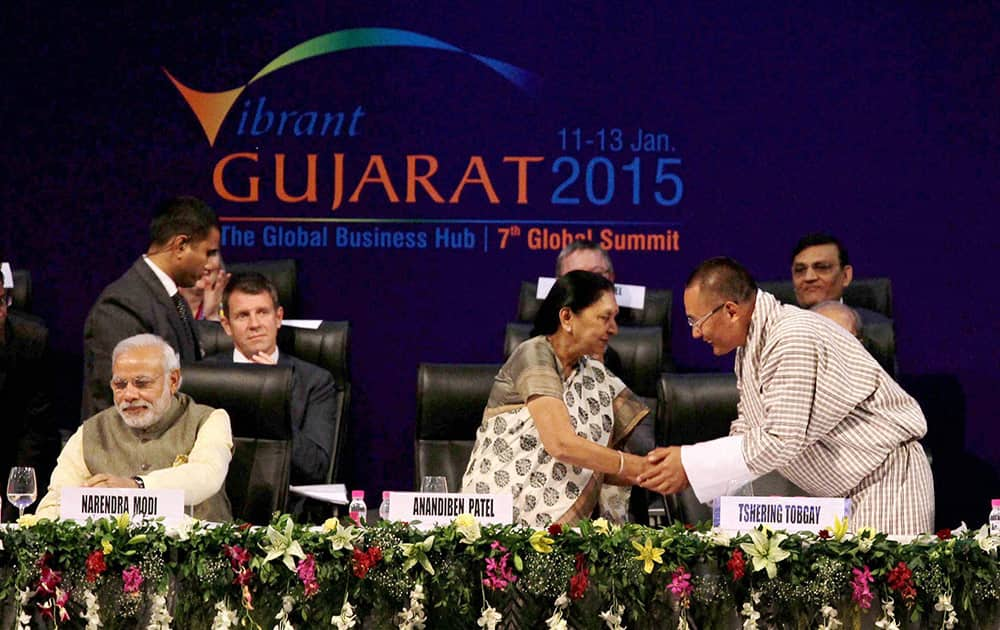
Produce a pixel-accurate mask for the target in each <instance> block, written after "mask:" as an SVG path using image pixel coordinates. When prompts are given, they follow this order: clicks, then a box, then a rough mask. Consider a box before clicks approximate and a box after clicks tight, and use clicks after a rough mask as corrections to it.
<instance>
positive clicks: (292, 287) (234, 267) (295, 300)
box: [226, 258, 302, 318]
mask: <svg viewBox="0 0 1000 630" xmlns="http://www.w3.org/2000/svg"><path fill="white" fill-rule="evenodd" d="M226 270H227V271H229V272H232V273H237V272H241V271H256V272H257V273H259V274H261V275H262V276H264V277H265V278H267V279H268V280H270V281H271V283H272V284H274V286H275V288H276V289H278V301H280V302H281V306H282V307H283V308H284V310H285V317H290V318H295V317H298V316H299V313H301V309H302V305H301V303H300V302H299V266H298V263H297V262H295V260H294V259H292V258H281V259H278V260H258V261H254V262H244V263H232V264H228V263H227V264H226Z"/></svg>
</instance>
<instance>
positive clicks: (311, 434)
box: [210, 272, 336, 484]
mask: <svg viewBox="0 0 1000 630" xmlns="http://www.w3.org/2000/svg"><path fill="white" fill-rule="evenodd" d="M283 317H284V311H283V310H282V308H281V305H280V304H279V303H278V290H277V289H276V288H275V287H274V285H273V284H271V282H270V281H269V280H268V279H267V278H265V277H264V276H262V275H261V274H259V273H253V272H247V273H238V274H234V275H233V276H232V277H231V278H230V279H229V282H228V283H227V284H226V289H225V291H223V293H222V327H223V328H224V329H225V331H226V334H227V335H229V336H230V337H232V338H233V345H234V348H233V352H232V354H231V355H228V354H217V355H214V356H213V357H211V358H210V360H212V361H219V362H226V363H257V364H261V365H289V366H291V367H292V370H293V371H292V399H291V416H292V474H291V482H292V483H293V484H310V483H326V482H327V472H328V471H329V470H330V460H331V457H332V452H331V451H332V448H333V434H334V429H335V426H334V419H335V416H336V406H335V405H336V386H335V384H334V380H333V375H331V374H330V373H329V372H327V371H326V370H324V369H323V368H321V367H318V366H315V365H313V364H311V363H309V362H307V361H302V360H301V359H297V358H295V357H293V356H289V355H288V354H287V353H283V352H280V351H279V350H278V329H279V328H281V321H282V318H283Z"/></svg>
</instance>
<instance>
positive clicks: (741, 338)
mask: <svg viewBox="0 0 1000 630" xmlns="http://www.w3.org/2000/svg"><path fill="white" fill-rule="evenodd" d="M684 309H685V311H686V312H687V317H688V324H690V326H691V336H692V337H693V338H695V339H702V340H703V341H705V342H706V343H708V344H710V345H711V346H712V352H713V353H715V355H716V356H722V355H725V354H728V353H730V352H732V351H734V350H735V351H736V365H735V368H736V382H737V387H738V388H739V393H740V400H739V406H738V417H737V418H736V419H734V420H733V423H732V425H731V427H730V435H729V436H728V437H724V438H719V439H717V440H710V441H708V442H701V443H699V444H694V445H690V446H681V447H667V448H659V449H656V450H655V451H653V453H651V454H650V455H649V456H648V457H649V461H650V462H651V463H652V464H654V466H655V470H653V471H652V472H650V473H646V474H644V475H642V476H641V477H640V480H639V481H640V484H641V485H642V486H644V487H646V488H649V489H652V490H655V491H657V492H662V493H676V492H679V491H681V490H683V489H684V488H686V487H687V486H688V484H690V485H691V487H692V489H693V490H694V492H695V495H696V496H697V497H698V499H699V500H700V501H703V502H707V501H710V500H711V499H714V498H715V497H718V496H721V495H723V494H726V493H728V492H729V491H730V490H731V488H733V487H734V486H738V485H742V484H745V483H747V482H750V481H752V480H753V479H755V478H757V477H760V476H762V475H764V474H766V473H769V472H771V471H775V470H776V471H778V472H779V473H780V474H781V475H782V476H783V477H785V478H786V479H788V480H790V481H791V482H793V483H794V484H796V485H797V486H799V487H800V488H802V489H804V490H805V491H806V492H808V493H809V494H812V495H814V496H829V497H848V498H850V499H851V503H852V510H853V515H852V519H851V525H852V526H853V528H854V529H855V531H856V530H857V529H858V528H860V527H864V526H871V527H874V528H876V529H877V530H879V531H883V532H886V533H889V534H919V533H924V532H928V531H931V530H932V528H933V525H934V482H933V480H932V478H931V471H930V466H929V465H928V463H927V457H926V456H925V454H924V450H923V448H922V447H921V446H920V443H919V442H917V440H918V439H919V438H921V437H922V436H923V435H924V434H925V433H926V432H927V422H926V420H925V419H924V415H923V413H922V412H921V410H920V406H919V405H918V404H917V402H916V401H915V400H914V399H913V398H912V397H910V396H909V394H907V393H906V392H905V391H903V389H902V388H901V387H900V386H899V385H897V384H896V382H895V381H894V380H892V378H891V377H889V375H888V374H887V373H886V372H885V370H883V369H882V368H881V367H880V366H879V364H878V362H876V361H875V359H874V358H872V356H871V355H870V354H868V352H867V351H866V350H865V349H864V347H863V346H862V345H861V344H859V343H858V342H857V340H855V339H853V338H852V337H851V336H850V335H846V334H844V332H843V330H841V329H840V327H839V325H838V324H836V323H834V322H833V321H832V320H829V319H827V318H825V317H818V316H816V315H815V314H814V313H809V312H807V311H804V310H802V309H799V308H796V307H794V306H783V305H782V304H780V303H779V302H778V300H777V299H776V298H775V297H774V296H773V295H771V294H770V293H767V292H765V291H760V290H758V289H757V284H756V282H755V281H754V279H753V277H751V275H750V274H749V273H748V272H747V270H746V269H745V268H743V266H741V265H740V264H739V263H738V262H736V261H734V260H732V259H730V258H712V259H709V260H707V261H705V262H703V263H702V264H701V265H699V266H698V268H697V269H695V271H694V272H693V273H692V274H691V276H690V278H688V281H687V283H686V285H685V290H684Z"/></svg>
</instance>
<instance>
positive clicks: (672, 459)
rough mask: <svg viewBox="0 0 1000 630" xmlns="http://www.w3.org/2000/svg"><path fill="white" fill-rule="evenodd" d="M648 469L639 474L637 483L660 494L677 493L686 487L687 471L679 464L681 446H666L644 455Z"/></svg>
mask: <svg viewBox="0 0 1000 630" xmlns="http://www.w3.org/2000/svg"><path fill="white" fill-rule="evenodd" d="M646 461H647V462H648V463H649V465H650V469H648V470H647V471H645V472H643V473H642V474H641V475H639V485H640V486H642V487H643V488H647V489H649V490H652V491H654V492H658V493H660V494H677V493H678V492H680V491H681V490H683V489H684V488H687V487H688V478H687V473H685V472H684V466H683V465H682V464H681V447H679V446H666V447H660V448H657V449H654V450H652V451H650V452H649V454H648V455H646Z"/></svg>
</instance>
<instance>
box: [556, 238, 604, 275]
mask: <svg viewBox="0 0 1000 630" xmlns="http://www.w3.org/2000/svg"><path fill="white" fill-rule="evenodd" d="M581 250H592V251H595V252H600V253H601V257H602V258H604V262H605V264H606V265H607V267H608V273H610V274H614V272H615V267H614V265H612V264H611V256H610V255H608V252H607V250H605V249H604V248H603V247H601V246H600V245H598V244H597V243H595V242H594V241H589V240H587V239H583V238H581V239H578V240H575V241H573V242H572V243H570V244H569V245H567V246H566V247H563V248H562V251H561V252H559V255H558V256H556V277H557V278H558V277H559V276H561V275H563V274H562V265H563V261H564V260H566V257H567V256H569V255H570V254H572V253H573V252H578V251H581Z"/></svg>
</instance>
